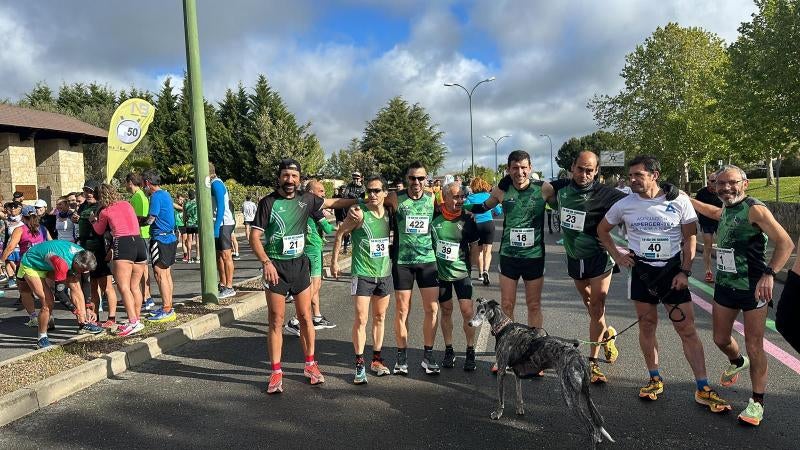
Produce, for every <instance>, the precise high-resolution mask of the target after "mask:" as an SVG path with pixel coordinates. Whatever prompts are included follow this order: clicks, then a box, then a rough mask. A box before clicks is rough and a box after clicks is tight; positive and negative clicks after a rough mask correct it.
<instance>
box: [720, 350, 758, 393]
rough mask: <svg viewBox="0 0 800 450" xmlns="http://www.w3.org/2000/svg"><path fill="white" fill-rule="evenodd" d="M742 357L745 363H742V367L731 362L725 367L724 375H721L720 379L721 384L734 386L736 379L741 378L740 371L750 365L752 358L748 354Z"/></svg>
mask: <svg viewBox="0 0 800 450" xmlns="http://www.w3.org/2000/svg"><path fill="white" fill-rule="evenodd" d="M742 358H744V363H743V364H742V365H741V367H737V366H736V364H731V365H730V366H728V368H727V369H725V371H724V372H722V377H720V380H719V382H720V384H722V385H723V386H725V387H728V386H732V385H733V384H734V383H736V381H738V380H739V372H741V371H743V370H744V369H747V368H749V367H750V358H748V357H747V356H742Z"/></svg>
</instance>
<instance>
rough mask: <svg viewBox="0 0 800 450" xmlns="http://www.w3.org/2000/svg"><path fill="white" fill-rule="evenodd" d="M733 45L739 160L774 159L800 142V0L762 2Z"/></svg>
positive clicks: (732, 130) (732, 101)
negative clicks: (799, 74) (799, 73)
mask: <svg viewBox="0 0 800 450" xmlns="http://www.w3.org/2000/svg"><path fill="white" fill-rule="evenodd" d="M756 5H757V6H758V12H757V13H756V14H754V15H753V19H752V21H751V22H746V23H743V24H742V25H741V26H740V27H739V37H738V39H737V40H736V42H735V43H734V44H733V45H731V46H730V48H729V49H728V53H729V55H730V61H731V65H730V70H729V71H728V77H727V79H728V83H727V86H728V88H727V89H726V91H725V94H726V95H725V99H724V100H725V101H724V102H723V104H724V110H725V113H726V117H727V118H728V121H729V123H730V126H729V127H728V128H727V129H726V130H727V132H728V136H729V138H730V140H731V143H732V148H733V150H734V152H733V153H734V154H735V155H736V159H737V160H738V161H737V162H739V163H742V162H755V161H762V160H763V161H766V163H767V166H768V169H767V178H768V184H772V181H773V179H774V174H773V170H772V169H773V168H772V162H773V158H774V157H776V156H777V157H779V158H780V157H781V155H786V154H787V153H790V152H791V151H793V147H795V146H797V144H798V143H799V142H800V83H799V82H798V81H799V80H798V76H797V74H798V71H800V0H757V1H756Z"/></svg>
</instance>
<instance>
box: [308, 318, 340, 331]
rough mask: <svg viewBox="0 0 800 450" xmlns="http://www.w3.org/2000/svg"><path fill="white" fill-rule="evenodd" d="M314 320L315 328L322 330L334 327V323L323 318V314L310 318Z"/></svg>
mask: <svg viewBox="0 0 800 450" xmlns="http://www.w3.org/2000/svg"><path fill="white" fill-rule="evenodd" d="M311 320H312V321H313V322H314V329H315V330H323V329H329V328H336V324H335V323H333V322H331V321H330V320H328V319H327V318H325V316H321V317H314V318H313V319H311Z"/></svg>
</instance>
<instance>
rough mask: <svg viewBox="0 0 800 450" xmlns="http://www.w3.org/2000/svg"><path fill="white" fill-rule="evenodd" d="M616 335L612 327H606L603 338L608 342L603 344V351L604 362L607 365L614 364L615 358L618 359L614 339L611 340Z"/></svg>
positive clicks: (617, 350)
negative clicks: (604, 355) (606, 362)
mask: <svg viewBox="0 0 800 450" xmlns="http://www.w3.org/2000/svg"><path fill="white" fill-rule="evenodd" d="M616 335H617V330H615V329H614V327H608V328H607V329H606V337H605V338H606V339H608V341H606V343H605V344H603V349H605V352H606V361H608V362H609V364H614V363H615V362H616V361H617V357H619V349H617V344H616V339H612V338H613V337H614V336H616Z"/></svg>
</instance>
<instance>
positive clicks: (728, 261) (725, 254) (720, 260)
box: [717, 248, 736, 273]
mask: <svg viewBox="0 0 800 450" xmlns="http://www.w3.org/2000/svg"><path fill="white" fill-rule="evenodd" d="M717 270H721V271H723V272H728V273H736V258H735V256H734V254H733V249H732V248H718V249H717Z"/></svg>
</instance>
